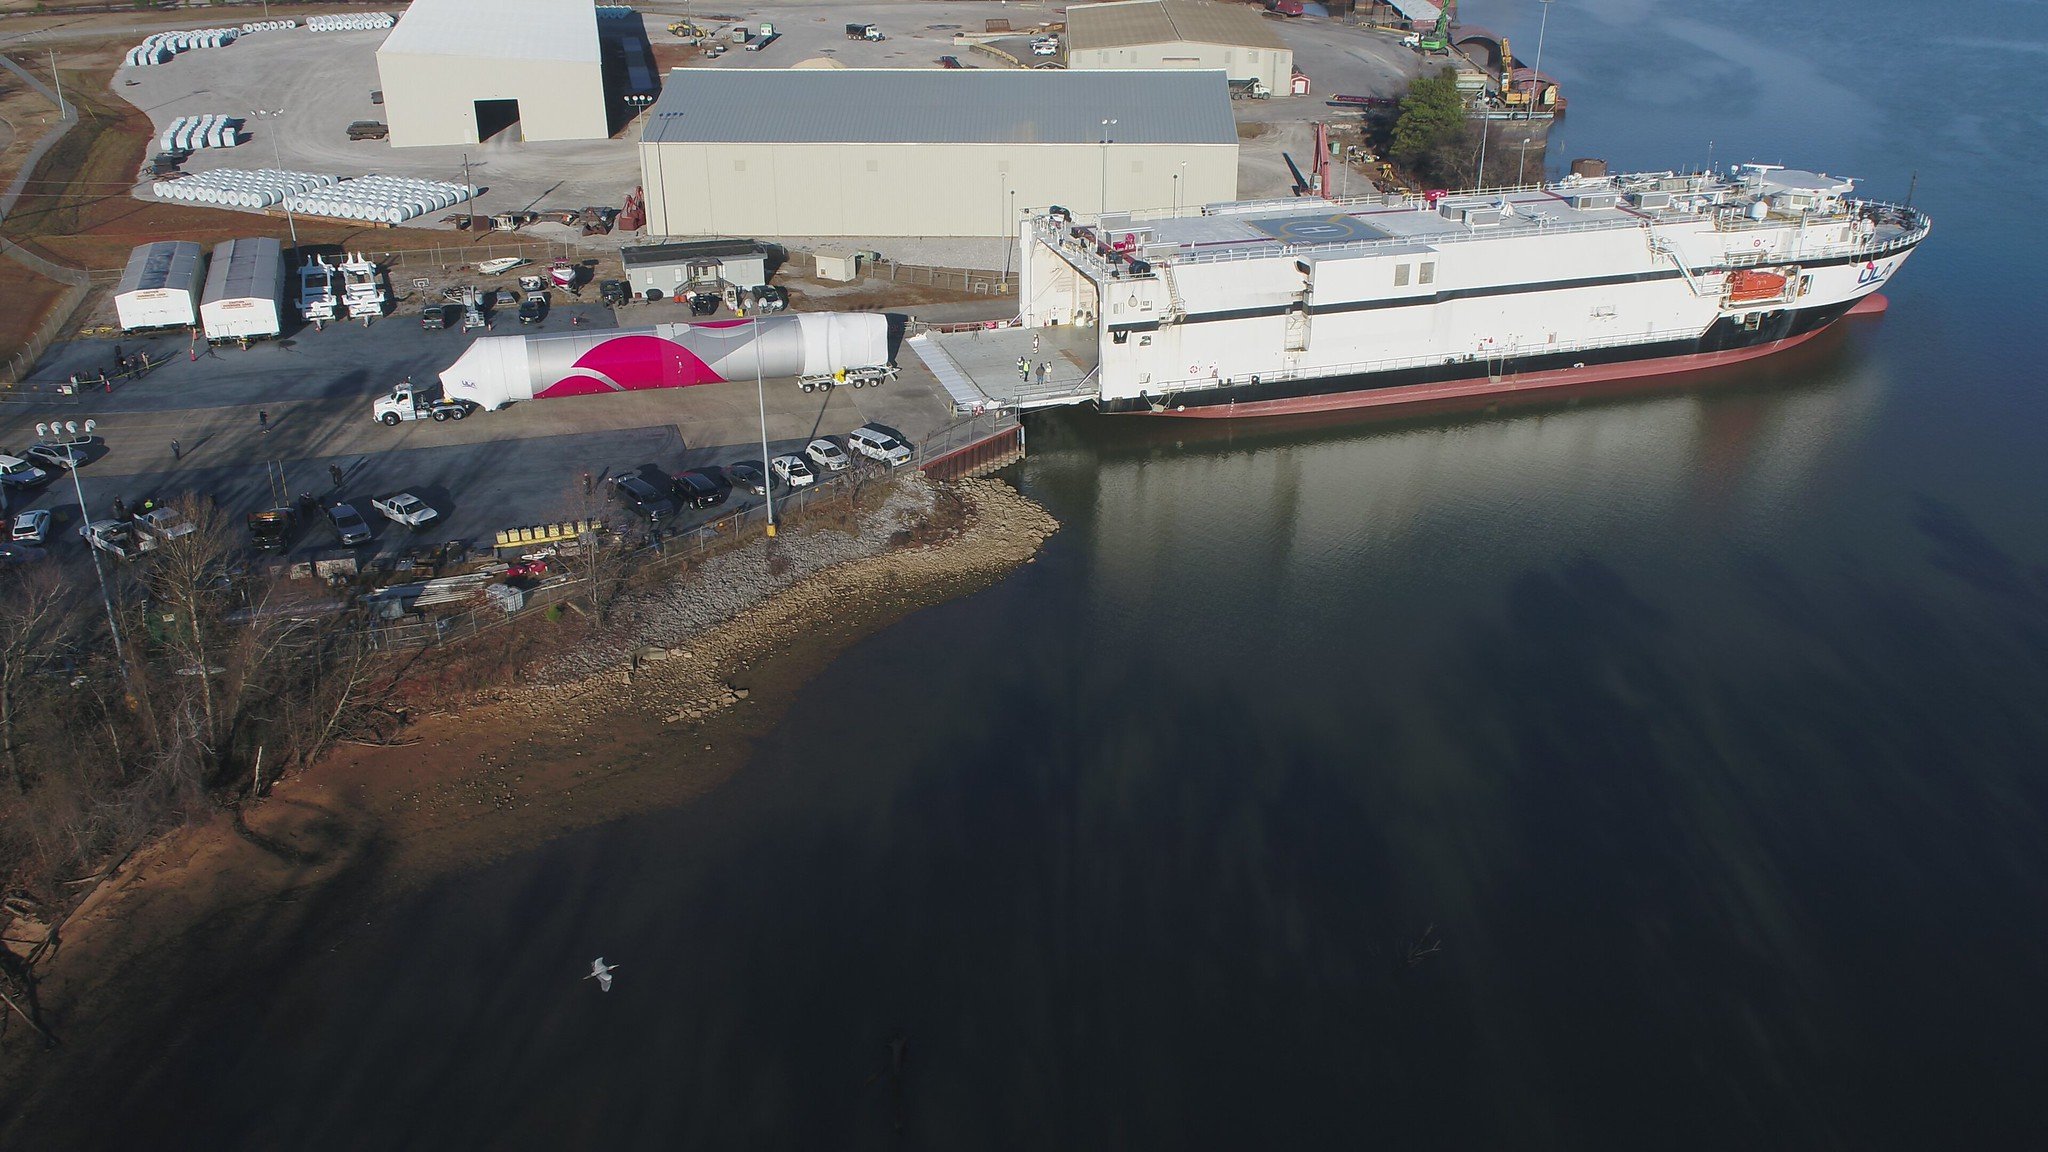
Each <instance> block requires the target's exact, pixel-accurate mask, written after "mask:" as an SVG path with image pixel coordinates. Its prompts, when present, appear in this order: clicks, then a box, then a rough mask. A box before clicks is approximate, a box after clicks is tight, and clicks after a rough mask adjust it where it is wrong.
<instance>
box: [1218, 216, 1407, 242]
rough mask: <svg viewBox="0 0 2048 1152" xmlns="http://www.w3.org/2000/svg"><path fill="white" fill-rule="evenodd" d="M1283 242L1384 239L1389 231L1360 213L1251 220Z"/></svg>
mask: <svg viewBox="0 0 2048 1152" xmlns="http://www.w3.org/2000/svg"><path fill="white" fill-rule="evenodd" d="M1248 223H1250V224H1251V226H1252V227H1254V228H1257V229H1258V230H1259V231H1261V232H1264V233H1265V234H1266V235H1268V236H1271V237H1272V238H1273V239H1275V240H1278V241H1280V242H1281V243H1282V244H1348V243H1350V242H1352V241H1354V240H1384V239H1386V236H1387V234H1386V233H1385V232H1383V231H1381V230H1379V229H1377V228H1374V227H1373V226H1372V225H1370V224H1367V223H1366V222H1365V221H1363V220H1360V219H1358V218H1357V217H1356V216H1343V215H1337V214H1331V215H1326V216H1281V217H1270V218H1267V219H1263V220H1251V221H1248Z"/></svg>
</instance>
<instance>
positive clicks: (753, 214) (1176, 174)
mask: <svg viewBox="0 0 2048 1152" xmlns="http://www.w3.org/2000/svg"><path fill="white" fill-rule="evenodd" d="M640 168H641V175H642V183H643V185H644V187H645V188H646V192H647V231H648V232H649V233H650V234H652V235H656V236H768V237H774V236H790V237H811V236H850V237H882V236H1014V235H1015V234H1016V232H1015V229H1016V227H1017V223H1016V222H1017V221H1018V219H1019V218H1020V216H1022V215H1024V214H1027V213H1029V212H1031V211H1033V210H1041V211H1042V210H1044V209H1046V208H1048V207H1051V206H1053V205H1059V206H1060V207H1063V208H1066V209H1068V210H1069V211H1071V212H1073V213H1075V214H1077V215H1080V216H1084V217H1086V216H1093V215H1095V214H1096V213H1097V212H1099V211H1101V210H1102V208H1103V205H1104V204H1107V205H1108V207H1109V209H1110V210H1112V211H1128V210H1133V209H1142V208H1170V207H1173V206H1175V205H1192V204H1208V203H1214V202H1217V201H1224V200H1234V199H1236V197H1237V126H1236V124H1235V122H1234V121H1233V120H1232V119H1231V114H1230V95H1229V89H1228V86H1227V85H1226V84H1225V82H1224V77H1223V74H1222V73H1221V72H1153V71H1109V72H1063V71H1057V70H1045V71H1039V70H1029V71H1025V70H1018V71H1009V70H1003V71H998V70H995V69H968V68H962V69H957V70H939V69H910V68H880V69H856V68H849V69H827V70H818V71H800V72H799V71H785V72H770V71H765V70H758V71H757V70H738V69H734V70H725V69H717V70H714V69H696V68H691V69H677V70H675V71H673V72H670V73H669V75H668V80H667V83H666V84H665V85H664V87H663V90H662V94H661V99H660V100H659V101H658V102H657V103H656V104H655V105H654V108H653V110H652V111H651V112H650V113H649V114H648V117H647V123H646V127H645V128H644V129H643V131H642V134H641V138H640Z"/></svg>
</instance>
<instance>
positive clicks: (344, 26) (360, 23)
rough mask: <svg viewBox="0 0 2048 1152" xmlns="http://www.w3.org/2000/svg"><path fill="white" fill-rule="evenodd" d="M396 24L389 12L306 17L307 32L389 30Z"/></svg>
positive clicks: (394, 18) (395, 19)
mask: <svg viewBox="0 0 2048 1152" xmlns="http://www.w3.org/2000/svg"><path fill="white" fill-rule="evenodd" d="M396 23H398V20H397V18H396V17H394V16H392V15H391V13H389V12H362V13H348V14H346V15H341V16H308V17H306V31H308V32H365V31H374V30H375V29H378V28H389V27H391V26H392V25H393V24H396Z"/></svg>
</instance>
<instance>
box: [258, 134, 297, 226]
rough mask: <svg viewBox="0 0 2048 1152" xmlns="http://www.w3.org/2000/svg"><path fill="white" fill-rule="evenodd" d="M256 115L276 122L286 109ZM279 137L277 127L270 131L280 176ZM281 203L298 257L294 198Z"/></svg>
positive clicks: (272, 153)
mask: <svg viewBox="0 0 2048 1152" xmlns="http://www.w3.org/2000/svg"><path fill="white" fill-rule="evenodd" d="M256 115H258V116H261V117H263V118H264V119H266V120H276V119H277V118H278V117H280V116H283V115H284V109H282V108H278V109H275V110H266V109H263V108H258V109H257V110H256ZM279 135H280V133H279V131H278V129H277V127H276V126H275V125H273V126H272V127H271V129H270V154H271V155H272V156H274V157H276V158H277V170H278V172H279V173H280V174H282V173H283V172H284V146H283V145H282V144H279V143H278V137H279ZM287 187H289V185H287ZM280 203H282V204H283V205H284V222H285V226H286V227H288V228H290V229H291V233H292V254H293V255H294V256H297V255H299V251H298V248H299V221H298V218H297V217H295V216H293V215H292V198H291V197H290V196H289V195H287V196H286V197H285V198H284V199H283V200H282V201H280Z"/></svg>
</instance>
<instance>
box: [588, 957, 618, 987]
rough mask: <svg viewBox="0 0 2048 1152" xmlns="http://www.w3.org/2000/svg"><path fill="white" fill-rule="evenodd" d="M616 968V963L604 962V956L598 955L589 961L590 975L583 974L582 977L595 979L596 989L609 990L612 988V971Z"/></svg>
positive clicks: (616, 969)
mask: <svg viewBox="0 0 2048 1152" xmlns="http://www.w3.org/2000/svg"><path fill="white" fill-rule="evenodd" d="M618 970H619V966H618V965H617V964H607V963H605V962H604V957H602V956H599V957H598V958H597V959H595V960H592V961H591V962H590V975H588V976H585V977H584V979H585V980H595V981H597V990H598V991H600V992H609V991H611V990H612V973H614V972H616V971H618Z"/></svg>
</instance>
